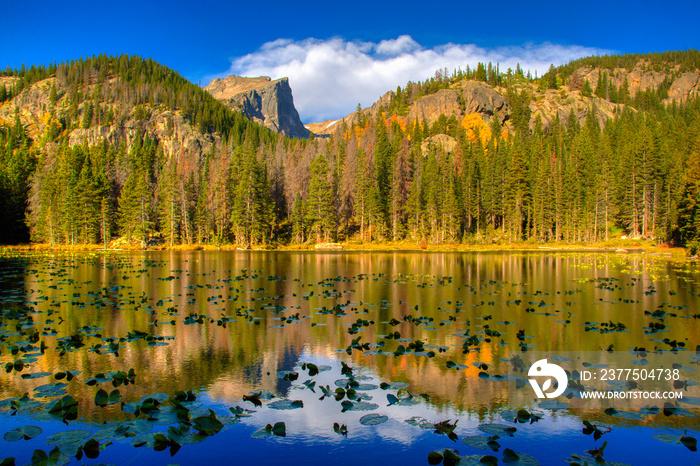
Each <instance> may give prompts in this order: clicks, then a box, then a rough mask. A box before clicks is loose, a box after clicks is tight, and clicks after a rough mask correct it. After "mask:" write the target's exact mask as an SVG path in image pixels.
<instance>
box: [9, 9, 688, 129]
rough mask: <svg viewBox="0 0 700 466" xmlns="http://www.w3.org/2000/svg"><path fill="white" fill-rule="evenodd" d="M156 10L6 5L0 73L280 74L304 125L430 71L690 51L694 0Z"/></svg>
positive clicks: (535, 67)
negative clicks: (102, 61) (137, 58)
mask: <svg viewBox="0 0 700 466" xmlns="http://www.w3.org/2000/svg"><path fill="white" fill-rule="evenodd" d="M611 3H612V4H610V3H608V2H563V1H556V2H555V1H550V0H539V1H535V2H512V1H500V2H466V1H453V0H445V1H442V2H440V1H438V2H424V1H403V2H396V1H390V2H381V1H376V0H375V1H371V2H370V1H364V0H360V1H347V2H331V1H323V2H321V1H312V2H290V1H287V2H280V1H268V2H264V1H263V2H253V1H247V2H205V1H200V2H193V1H189V2H185V1H179V0H171V1H161V2H147V1H140V2H135V1H131V0H127V1H124V2H120V3H104V2H95V1H91V2H82V1H81V2H70V3H69V5H70V6H68V5H66V4H63V3H61V2H48V1H44V0H38V1H32V2H23V1H21V0H9V4H5V5H3V8H2V14H0V66H2V67H3V68H4V67H5V66H7V65H9V66H11V67H17V66H20V65H21V64H22V63H25V64H26V65H31V64H41V63H51V62H54V61H57V62H61V61H65V60H70V59H73V58H79V57H80V56H90V55H93V54H99V53H107V54H120V53H128V54H136V55H141V56H143V57H150V58H153V59H154V60H156V61H158V62H160V63H163V64H165V65H167V66H169V67H171V68H173V69H175V70H176V71H178V72H179V73H180V74H182V75H183V76H184V77H185V78H187V79H189V80H190V81H192V82H194V83H201V84H202V85H206V84H207V83H208V82H209V80H211V79H212V78H213V77H222V76H226V75H228V74H240V75H247V76H252V75H260V74H265V75H272V77H273V78H278V77H281V76H283V75H284V76H288V77H289V78H290V84H291V86H292V89H293V92H294V98H295V102H296V104H297V107H298V108H299V111H300V114H301V116H302V119H303V120H304V122H311V121H320V120H323V119H329V118H338V117H341V116H343V115H345V114H347V113H349V112H350V111H352V110H353V109H354V107H355V106H356V105H357V103H358V102H359V103H361V104H362V105H363V106H367V105H371V104H372V102H374V101H375V100H376V99H377V98H379V97H380V96H381V94H383V93H384V92H385V91H387V90H390V89H395V87H396V86H397V85H404V84H405V83H406V82H407V81H408V80H414V81H415V80H418V79H425V78H427V77H430V76H432V75H433V74H434V72H435V70H436V69H438V68H442V67H443V66H446V67H448V69H449V70H450V71H451V70H452V69H453V68H454V67H456V66H462V67H465V66H466V65H470V66H474V65H475V63H476V61H484V60H486V61H488V60H492V61H494V62H496V61H499V62H500V63H501V68H502V69H505V68H507V67H508V66H510V65H512V64H514V63H515V62H519V63H521V64H522V65H523V67H524V68H525V69H531V71H532V72H533V74H534V72H535V71H539V72H540V73H541V72H542V71H545V70H546V68H547V67H548V65H549V63H554V64H560V63H564V62H567V61H569V60H571V59H573V58H577V57H580V56H584V55H589V54H594V53H608V52H614V53H635V52H641V53H646V52H660V51H665V50H683V49H687V48H698V47H700V44H699V42H700V40H699V38H700V34H698V33H697V24H699V23H700V2H698V1H696V0H679V1H676V2H660V1H651V0H637V1H632V0H627V1H618V2H611Z"/></svg>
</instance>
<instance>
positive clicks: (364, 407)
mask: <svg viewBox="0 0 700 466" xmlns="http://www.w3.org/2000/svg"><path fill="white" fill-rule="evenodd" d="M341 406H342V407H343V411H374V410H375V409H377V408H379V405H376V404H374V403H367V402H366V401H357V402H352V401H349V400H345V401H343V402H342V403H341Z"/></svg>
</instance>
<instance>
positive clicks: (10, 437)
mask: <svg viewBox="0 0 700 466" xmlns="http://www.w3.org/2000/svg"><path fill="white" fill-rule="evenodd" d="M42 432H43V431H42V430H41V427H37V426H24V427H17V428H15V429H12V430H11V431H9V432H6V433H5V435H3V438H4V439H5V440H7V441H8V442H16V441H17V440H22V439H24V440H29V439H33V438H34V437H36V436H37V435H40V434H41V433H42Z"/></svg>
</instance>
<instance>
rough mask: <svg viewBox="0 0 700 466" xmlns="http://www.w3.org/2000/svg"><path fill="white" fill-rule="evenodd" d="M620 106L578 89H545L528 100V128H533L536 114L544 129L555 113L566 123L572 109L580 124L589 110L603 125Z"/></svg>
mask: <svg viewBox="0 0 700 466" xmlns="http://www.w3.org/2000/svg"><path fill="white" fill-rule="evenodd" d="M562 91H563V92H562ZM622 108H625V106H624V105H622V104H614V103H612V102H609V101H607V100H603V99H600V98H598V97H596V96H593V97H590V98H589V97H584V96H582V95H581V94H580V93H579V92H578V91H569V90H568V89H566V88H565V89H562V90H556V91H555V90H547V91H546V92H545V93H544V94H543V95H538V96H537V98H536V99H535V100H533V101H532V102H530V111H531V114H530V128H534V126H535V122H536V120H537V117H538V116H539V117H540V119H541V121H542V128H543V129H545V130H547V129H549V128H550V127H551V126H552V122H553V121H554V120H555V119H556V117H557V115H558V116H559V121H561V122H562V123H564V124H566V122H567V120H568V118H569V114H570V113H571V112H572V111H573V112H574V116H575V117H576V119H577V120H578V122H579V124H580V125H583V124H584V122H585V121H586V117H587V116H588V112H589V111H590V112H592V114H593V115H594V116H595V118H596V120H597V121H598V124H599V125H600V126H604V125H605V122H606V121H607V120H608V119H610V118H613V117H614V116H615V111H616V109H617V110H618V111H620V110H621V109H622Z"/></svg>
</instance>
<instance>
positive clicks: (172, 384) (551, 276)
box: [0, 251, 700, 465]
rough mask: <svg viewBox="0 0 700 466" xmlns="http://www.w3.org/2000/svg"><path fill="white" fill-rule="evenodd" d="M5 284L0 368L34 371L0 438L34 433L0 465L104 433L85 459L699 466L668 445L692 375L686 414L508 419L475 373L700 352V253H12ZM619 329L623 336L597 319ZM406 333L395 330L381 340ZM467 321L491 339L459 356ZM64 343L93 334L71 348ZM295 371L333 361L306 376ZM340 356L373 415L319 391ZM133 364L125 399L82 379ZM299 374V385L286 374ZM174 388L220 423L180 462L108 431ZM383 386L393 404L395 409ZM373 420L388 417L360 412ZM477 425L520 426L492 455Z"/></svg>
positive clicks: (497, 395)
mask: <svg viewBox="0 0 700 466" xmlns="http://www.w3.org/2000/svg"><path fill="white" fill-rule="evenodd" d="M0 279H1V281H0V297H1V298H2V303H1V306H2V307H1V309H2V311H3V312H2V314H0V363H2V367H3V368H4V367H5V365H6V364H7V363H13V364H14V363H15V362H16V361H18V360H22V361H23V363H26V367H24V368H22V370H21V371H16V370H14V368H12V369H10V372H6V371H5V370H3V371H2V375H0V400H5V401H3V402H0V422H1V423H2V424H0V433H2V434H5V433H7V432H9V431H11V430H12V429H14V428H16V427H22V426H26V425H35V426H39V427H41V429H42V433H41V434H40V435H38V436H36V437H34V438H32V439H30V440H18V441H7V440H5V439H0V448H1V449H0V460H2V458H4V457H15V458H16V461H17V464H24V463H30V462H31V457H32V454H33V452H34V450H36V449H41V450H44V451H46V452H48V451H49V450H51V449H52V448H53V444H51V445H49V444H47V441H51V440H52V437H51V436H52V435H54V434H56V433H58V432H64V431H72V430H87V431H90V432H94V433H96V434H95V435H97V437H96V438H98V439H100V441H101V443H102V444H103V445H104V444H107V443H108V442H111V443H109V444H108V445H107V446H106V447H105V448H104V449H103V450H101V451H100V455H99V457H98V458H96V459H86V458H83V459H82V460H81V461H78V460H77V459H76V458H75V457H74V456H72V457H70V461H71V462H73V463H84V462H88V463H89V462H108V463H118V464H141V463H143V462H146V461H148V462H152V463H157V464H170V463H180V464H198V463H202V462H203V461H213V462H216V463H221V462H233V463H235V462H237V463H239V464H330V463H334V464H347V465H356V464H428V460H427V456H428V453H430V452H431V451H434V450H441V449H445V448H451V449H455V450H458V451H459V454H460V455H461V456H471V455H477V456H476V457H475V461H477V462H478V459H479V457H480V456H483V455H487V454H490V455H493V456H495V457H497V458H498V459H499V461H500V460H502V457H503V451H504V449H505V448H510V449H512V450H514V451H516V452H518V453H524V454H527V455H531V456H532V457H534V458H535V459H537V460H538V461H539V462H540V463H541V464H565V460H566V459H567V458H569V457H570V456H571V454H579V455H584V454H585V452H586V450H591V449H594V448H600V447H601V446H602V444H603V442H604V441H607V442H608V443H607V446H606V449H605V454H604V458H605V459H606V460H608V461H616V462H622V463H629V464H661V463H665V462H668V461H669V460H671V459H672V460H673V461H674V462H675V464H696V463H698V462H700V456H698V453H697V452H693V451H691V449H689V448H687V447H686V446H684V445H683V444H680V443H673V442H670V441H668V440H669V438H668V437H666V438H662V439H660V438H659V434H668V435H669V436H675V437H680V436H681V435H683V434H684V432H686V431H687V433H688V435H691V436H693V437H696V438H697V437H698V425H699V424H700V422H699V420H698V418H697V417H694V416H697V415H698V414H700V411H699V407H698V405H697V404H694V403H692V401H693V400H696V401H697V397H698V396H699V395H698V392H697V388H698V387H697V386H691V387H688V390H689V395H694V397H695V398H693V397H691V398H690V400H691V403H687V404H685V403H684V404H681V405H680V407H682V408H684V411H683V413H682V414H681V415H673V416H664V415H662V414H658V415H645V416H641V418H640V419H623V418H620V417H615V416H610V415H606V414H604V413H603V412H601V411H591V412H579V411H572V410H568V409H563V410H557V411H552V410H547V409H541V408H538V407H537V406H534V405H533V406H532V410H533V411H534V412H537V413H538V414H540V415H541V416H542V419H541V420H539V421H538V422H535V423H532V424H528V423H525V424H517V425H516V424H513V423H512V422H509V420H508V419H504V418H507V417H508V415H507V413H506V414H504V410H507V409H508V406H507V395H508V394H507V385H506V384H505V382H502V381H496V382H494V381H490V380H483V379H481V378H479V376H478V374H479V372H481V369H480V368H478V367H477V365H479V364H480V363H483V364H486V365H487V366H488V369H487V372H488V373H489V374H492V375H498V374H506V373H507V371H508V363H507V362H506V361H505V359H507V358H509V357H512V355H514V354H517V353H518V352H521V351H522V349H523V346H524V345H526V348H525V349H528V350H538V351H572V350H576V351H595V350H602V349H606V348H609V347H610V346H611V345H612V348H614V349H615V350H621V351H623V350H631V349H632V348H634V347H639V346H643V347H646V348H648V349H653V348H660V349H664V350H669V349H671V348H672V346H671V345H670V344H669V343H665V342H664V341H663V340H664V339H667V341H668V342H671V341H675V342H676V345H678V347H680V349H681V350H683V351H690V352H692V353H695V351H696V345H698V344H700V321H699V320H698V318H697V317H698V313H699V312H700V306H699V305H698V304H699V299H700V298H699V297H698V293H700V281H699V280H700V273H699V271H698V268H697V266H693V265H692V264H686V263H682V262H674V261H670V260H662V259H660V258H654V257H645V256H637V255H630V256H626V255H625V256H623V255H609V254H590V253H559V254H552V253H526V254H521V253H416V252H410V253H401V252H392V253H316V252H255V251H252V252H244V251H237V252H219V251H217V252H208V251H207V252H205V251H194V252H137V253H131V252H129V253H127V252H112V253H89V254H60V253H59V254H52V255H47V254H40V253H36V254H34V253H33V254H19V255H18V254H16V253H12V254H9V253H6V254H5V255H4V256H2V257H0ZM659 309H660V310H663V311H664V312H666V313H669V314H674V316H670V317H667V318H665V319H664V320H663V323H664V325H665V328H664V329H663V330H660V331H658V332H654V333H652V332H649V328H648V326H649V323H650V322H652V321H653V320H654V319H653V318H652V317H650V316H649V315H645V311H649V312H654V311H656V310H659ZM657 321H658V320H657ZM607 322H614V323H618V322H620V323H623V324H624V326H625V328H624V330H622V331H614V332H600V331H598V329H599V328H601V327H600V326H599V324H600V323H607ZM592 327H595V329H594V330H590V329H591V328H592ZM586 329H589V330H586ZM394 332H398V334H399V335H396V336H397V337H398V341H397V338H396V337H394V338H391V339H387V338H384V337H385V336H386V335H387V334H392V335H393V334H394ZM467 332H469V333H468V335H477V337H478V338H479V342H478V344H477V345H475V346H472V347H471V351H468V352H467V353H466V354H465V353H464V351H463V343H464V341H465V339H466V338H467V337H466V336H465V335H467ZM493 332H495V333H493ZM519 332H521V333H520V336H521V338H518V333H519ZM523 334H524V335H525V338H523V337H522V335H523ZM70 337H73V340H72V341H74V342H75V341H80V343H81V344H82V346H79V347H71V346H68V347H66V345H65V342H66V341H67V340H68V338H70ZM358 338H359V340H357V339H358ZM415 342H422V344H423V348H418V350H417V351H408V352H406V353H405V354H401V355H398V356H397V355H395V352H397V351H399V352H400V350H399V346H401V347H403V348H407V349H408V348H409V345H411V344H415ZM110 343H112V347H111V348H110ZM365 343H367V344H369V346H364V347H363V346H362V345H364V344H365ZM678 343H680V345H679V344H678ZM353 344H354V345H355V348H353V347H352V345H353ZM681 345H683V346H681ZM42 348H43V351H42ZM63 350H65V351H63ZM13 353H14V354H13ZM62 353H63V354H62ZM303 363H312V364H314V365H316V366H317V367H319V368H320V369H321V371H320V372H319V373H318V374H316V375H313V376H310V375H309V373H308V370H304V369H302V364H303ZM341 363H345V364H347V365H348V366H350V367H351V368H353V375H354V378H355V380H356V381H357V382H358V383H359V384H360V386H359V387H358V388H357V392H358V395H357V396H356V397H355V399H354V400H353V404H355V403H357V402H358V398H360V400H359V401H361V403H360V404H357V406H356V408H359V409H367V410H366V411H365V410H355V409H354V408H353V409H351V410H345V411H344V410H343V408H344V407H347V405H346V406H343V405H342V404H341V401H342V400H338V401H337V400H336V399H335V398H334V397H333V396H326V397H325V398H323V399H321V400H320V399H319V398H321V396H322V395H323V391H322V389H321V387H325V386H328V387H329V388H330V389H331V390H332V391H333V392H334V393H335V390H336V388H338V387H339V386H341V387H343V386H345V385H346V384H347V381H348V375H347V374H342V373H341V371H342V364H341ZM455 365H456V367H455ZM132 368H133V369H134V371H135V373H136V378H135V383H133V384H129V385H127V386H124V385H121V386H119V387H118V389H119V396H120V397H121V399H120V402H117V403H115V404H113V405H108V406H106V407H99V406H97V405H96V404H95V402H94V400H95V395H96V393H97V391H98V390H99V389H100V388H103V389H104V390H106V391H107V392H108V393H109V392H111V391H112V390H114V387H113V386H112V384H111V383H109V381H106V382H105V381H102V382H101V383H97V384H96V385H88V384H86V381H88V380H89V379H90V378H92V377H95V376H97V375H98V374H100V373H109V372H110V371H128V370H129V369H132ZM65 371H79V374H77V375H76V376H75V378H73V380H71V381H69V382H68V381H66V379H63V380H60V381H58V382H61V383H65V384H66V385H65V386H59V387H56V386H55V385H53V386H49V387H43V389H42V388H40V390H38V391H37V390H35V389H36V388H38V387H42V386H45V385H47V384H53V383H55V382H57V380H55V378H54V374H56V373H58V372H65ZM285 371H286V372H285ZM42 373H44V374H45V375H43V376H41V374H42ZM290 373H291V378H294V375H295V374H297V375H298V378H296V379H294V380H289V379H290ZM23 374H24V376H25V377H22V375H23ZM27 374H39V375H40V376H39V377H37V378H31V377H28V376H27ZM108 376H109V374H108ZM285 376H286V377H285ZM108 378H109V377H108ZM695 380H698V378H696V379H695ZM305 383H306V384H305ZM383 383H387V384H392V385H390V386H389V387H386V386H382V384H383ZM46 389H56V390H58V392H53V391H51V390H49V391H48V392H47V391H45V390H46ZM42 390H44V391H42ZM180 390H193V392H194V394H195V395H196V397H197V400H196V402H191V403H190V404H189V406H190V407H191V410H192V412H193V413H198V414H197V415H204V414H206V413H208V411H207V410H208V409H213V410H214V412H215V413H216V415H217V416H218V418H219V419H221V420H223V421H224V424H226V425H225V427H224V428H223V429H222V430H221V431H220V432H219V433H218V434H216V435H213V436H210V437H207V438H205V439H202V438H199V439H198V440H203V441H201V442H200V443H196V444H194V445H183V446H182V448H181V449H180V450H179V451H177V452H176V453H175V454H174V456H173V457H171V455H170V453H169V452H168V451H167V450H166V451H154V450H153V447H152V446H151V447H150V448H149V445H146V446H143V447H139V448H137V447H134V446H132V444H133V443H134V437H133V436H127V437H126V438H125V436H124V435H119V434H118V433H115V432H114V429H112V431H107V430H105V429H108V428H109V427H110V426H115V425H118V424H116V423H119V422H124V421H128V420H132V419H134V418H135V416H134V414H132V413H129V412H125V410H124V409H123V408H122V403H125V404H126V411H129V406H133V404H134V403H135V402H139V400H142V399H143V398H144V397H148V396H149V395H153V394H164V395H159V396H160V397H162V399H163V400H165V398H166V397H169V396H172V395H173V394H174V393H175V392H177V391H180ZM251 392H261V393H262V396H261V400H262V403H263V406H262V407H254V405H253V403H251V402H250V401H243V399H242V397H243V396H244V395H248V394H250V393H251ZM25 393H27V394H28V396H29V398H31V399H32V400H34V401H36V402H38V403H34V404H33V405H28V406H27V407H24V408H21V409H18V410H17V411H14V410H13V409H12V407H11V399H18V398H20V397H22V395H23V394H25ZM268 393H269V395H271V396H273V398H272V399H271V400H270V401H268V400H267V399H265V398H267V396H266V395H268ZM64 394H68V395H71V396H72V397H74V398H75V399H76V400H77V401H78V412H77V417H78V419H76V420H73V421H70V420H69V421H66V423H63V422H61V421H60V420H55V419H53V418H52V417H51V416H49V415H47V414H46V407H47V406H50V405H52V404H53V403H54V402H55V401H54V400H56V399H59V398H60V397H61V396H63V395H64ZM387 395H391V396H397V397H398V398H399V399H400V400H401V402H399V403H392V402H391V401H392V398H391V397H389V398H387ZM410 395H413V397H412V398H411V397H410ZM419 395H422V396H419ZM279 399H288V400H300V401H301V402H303V408H299V409H291V410H280V409H272V408H270V407H268V404H270V403H272V402H274V401H278V400H279ZM8 400H9V401H8ZM345 400H347V398H345ZM166 405H168V406H169V402H167V401H164V403H163V408H164V407H165V406H166ZM234 406H240V407H242V408H246V409H251V410H253V409H255V410H256V412H255V413H251V414H252V415H251V416H250V417H241V418H239V419H235V418H234V416H232V413H231V412H230V411H229V408H230V407H234ZM273 406H274V405H273ZM163 411H166V409H165V408H164V409H163ZM13 413H14V415H13ZM370 413H376V414H379V415H382V416H386V417H387V420H386V421H384V422H382V423H381V424H378V425H363V424H361V423H360V419H361V418H362V417H363V416H365V415H367V414H370ZM194 417H195V416H194V415H193V416H192V418H194ZM411 418H420V419H422V420H424V422H423V428H422V427H421V426H420V423H421V421H420V420H416V421H414V422H412V423H407V422H406V420H409V419H411ZM141 419H146V416H144V415H143V414H142V415H141ZM381 420H383V418H381ZM445 420H450V423H454V422H455V421H456V420H457V426H456V428H455V430H454V432H455V433H456V434H457V435H458V439H457V440H456V442H455V441H452V440H450V438H448V436H447V435H440V434H439V433H436V432H435V431H434V430H435V429H434V428H432V427H430V428H425V427H426V424H427V423H438V422H441V421H445ZM583 420H588V421H590V422H592V423H594V424H596V425H598V426H600V427H601V429H607V428H609V429H610V431H609V432H608V433H606V434H605V435H604V436H603V437H602V438H601V439H599V440H594V438H593V436H591V435H585V434H584V433H583V432H582V428H583V424H582V421H583ZM149 422H150V423H151V424H152V427H151V426H150V425H149V428H150V429H151V433H150V434H149V435H151V437H152V436H153V432H159V431H160V432H163V433H165V431H166V430H167V428H168V427H170V426H176V425H177V419H173V418H167V416H163V417H161V418H160V419H156V420H153V421H149ZM276 422H284V423H285V425H286V436H285V437H277V436H272V437H269V438H252V437H251V435H252V434H253V433H255V432H256V431H258V430H259V429H261V428H264V427H265V426H266V425H267V424H268V423H270V424H274V423H276ZM105 423H106V424H105ZM334 423H338V424H339V425H346V426H347V430H348V433H347V435H346V436H345V435H341V434H338V433H336V432H334V430H333V425H334ZM485 423H499V424H507V425H510V426H513V427H517V431H516V432H515V434H514V435H513V437H505V436H502V438H501V439H499V440H498V442H499V444H500V448H499V450H498V451H497V452H493V451H491V450H481V449H478V448H474V447H473V446H469V445H467V444H465V443H464V442H462V441H461V439H462V438H464V437H466V436H474V435H487V434H484V433H483V432H482V431H480V430H479V429H478V427H479V425H480V424H485ZM100 433H101V434H100ZM654 436H656V437H654ZM663 439H665V440H667V441H662V440H663ZM137 443H138V442H137ZM62 451H63V452H64V453H66V455H65V456H64V457H62V460H63V461H65V460H68V459H69V456H68V455H70V454H71V453H73V454H74V452H71V451H70V448H62ZM589 461H591V462H593V460H592V459H591V458H589ZM463 462H466V460H464V461H463Z"/></svg>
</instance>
